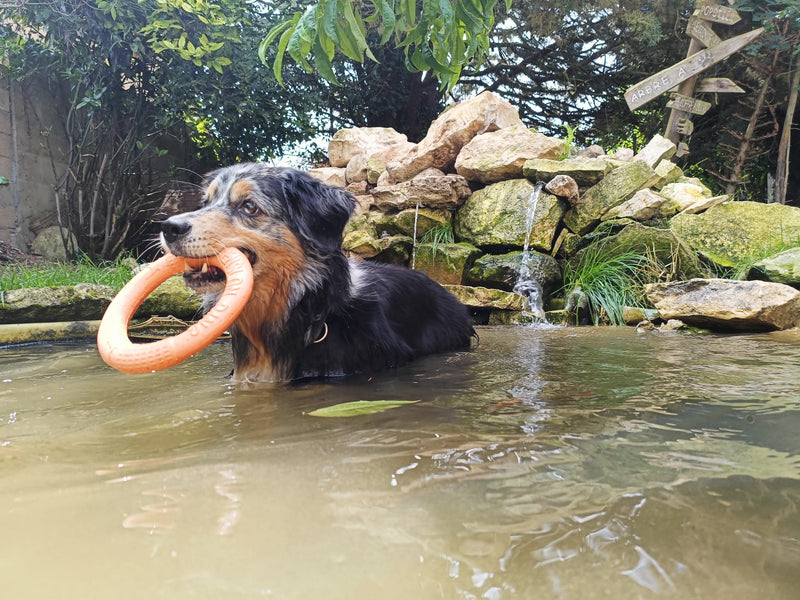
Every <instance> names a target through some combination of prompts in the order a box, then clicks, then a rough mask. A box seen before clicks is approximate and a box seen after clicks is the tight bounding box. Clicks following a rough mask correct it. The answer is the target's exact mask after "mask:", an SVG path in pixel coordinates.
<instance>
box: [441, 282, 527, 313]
mask: <svg viewBox="0 0 800 600" xmlns="http://www.w3.org/2000/svg"><path fill="white" fill-rule="evenodd" d="M444 288H445V289H446V290H447V291H448V292H450V293H451V294H453V295H454V296H455V297H456V298H458V300H459V301H460V302H461V303H462V304H464V305H466V306H468V307H470V308H495V309H500V310H517V311H520V310H522V308H523V306H525V304H526V303H527V301H526V300H525V298H523V297H522V296H520V295H519V294H515V293H514V292H504V291H502V290H493V289H491V288H485V287H471V286H466V285H445V286H444Z"/></svg>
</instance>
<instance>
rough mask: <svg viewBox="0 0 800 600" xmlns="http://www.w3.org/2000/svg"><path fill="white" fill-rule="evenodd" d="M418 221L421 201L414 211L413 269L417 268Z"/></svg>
mask: <svg viewBox="0 0 800 600" xmlns="http://www.w3.org/2000/svg"><path fill="white" fill-rule="evenodd" d="M417 219H419V200H417V208H416V210H415V211H414V238H413V241H412V243H411V268H412V269H416V268H417Z"/></svg>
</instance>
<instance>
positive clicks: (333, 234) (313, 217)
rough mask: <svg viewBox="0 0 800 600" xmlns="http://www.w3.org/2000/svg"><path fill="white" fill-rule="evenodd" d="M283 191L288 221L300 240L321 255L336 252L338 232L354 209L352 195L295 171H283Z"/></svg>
mask: <svg viewBox="0 0 800 600" xmlns="http://www.w3.org/2000/svg"><path fill="white" fill-rule="evenodd" d="M283 191H284V195H285V197H286V200H287V203H286V204H287V208H288V210H289V218H290V219H291V221H292V225H293V226H294V229H295V231H296V232H297V233H299V234H300V236H301V237H302V238H303V241H304V242H305V243H306V244H308V245H309V246H310V247H311V248H314V249H315V250H318V251H321V252H324V253H329V252H334V251H337V250H339V248H340V247H341V242H342V231H343V230H344V226H345V225H346V224H347V221H348V220H349V219H350V215H351V214H352V213H353V210H354V209H355V198H353V196H352V194H350V192H347V191H346V190H343V189H341V188H338V187H334V186H330V185H327V184H325V183H322V182H321V181H319V180H317V179H315V178H314V177H312V176H311V175H309V174H308V173H305V172H303V171H296V170H287V171H285V172H284V177H283Z"/></svg>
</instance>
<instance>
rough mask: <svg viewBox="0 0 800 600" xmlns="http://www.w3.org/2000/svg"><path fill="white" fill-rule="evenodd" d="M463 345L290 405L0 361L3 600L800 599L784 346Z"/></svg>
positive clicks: (230, 392) (63, 350) (497, 333)
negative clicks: (354, 412) (353, 407)
mask: <svg viewBox="0 0 800 600" xmlns="http://www.w3.org/2000/svg"><path fill="white" fill-rule="evenodd" d="M479 333H480V336H481V343H480V345H479V346H478V347H477V348H476V349H474V350H472V351H469V352H462V353H456V354H448V355H443V356H435V357H429V358H426V359H423V360H420V361H417V362H415V363H413V364H411V365H408V366H406V367H404V368H402V369H399V370H397V371H393V372H389V373H382V374H380V375H377V376H374V377H371V378H366V377H364V378H354V379H348V380H344V381H333V382H331V381H327V382H310V383H302V384H298V385H291V386H272V385H258V386H254V385H251V386H248V387H241V386H233V385H231V384H230V383H229V382H228V381H227V379H226V375H227V373H228V371H229V369H230V348H229V346H228V345H227V344H226V343H217V344H214V345H212V346H211V347H209V348H208V349H206V350H204V351H203V352H201V353H200V354H199V355H198V356H196V357H193V358H191V359H189V360H188V361H186V362H185V363H183V364H182V365H180V366H178V367H175V368H172V369H169V370H167V371H163V372H160V373H155V374H151V375H137V376H126V375H123V374H121V373H118V372H116V371H114V370H112V369H111V368H109V367H107V366H106V365H105V364H104V363H103V362H102V361H101V360H100V358H99V356H98V354H97V351H96V348H95V346H94V345H93V344H70V345H47V346H27V347H16V348H7V349H2V350H0V486H1V487H0V490H1V493H0V544H2V549H1V550H0V582H1V583H0V585H1V586H2V597H3V598H9V599H16V598H25V599H31V598H33V599H39V598H48V599H50V598H64V599H79V598H80V599H86V598H115V599H127V598H131V599H133V598H136V599H140V598H169V599H182V598H225V599H237V598H260V597H265V598H281V599H283V598H286V599H303V600H305V599H310V598H325V599H340V598H341V599H348V600H360V599H371V600H374V599H428V598H487V599H500V598H536V599H537V600H539V599H548V598H569V599H573V598H580V599H591V598H626V599H627V598H684V599H685V598H704V599H713V598H720V599H722V598H724V599H726V600H730V599H738V598H765V599H766V598H769V599H770V600H775V599H782V598H787V599H788V598H792V599H794V598H797V597H798V591H797V590H798V588H799V587H800V568H798V567H799V566H800V435H798V433H799V432H800V388H799V387H798V384H800V368H798V363H800V333H798V332H784V333H773V334H759V335H687V334H680V333H665V332H642V333H637V332H635V331H634V330H633V329H630V328H611V327H608V328H556V327H542V326H539V327H536V326H533V327H498V328H492V327H484V328H481V329H480V331H479ZM399 399H402V400H418V401H419V402H418V403H416V404H409V405H404V406H401V407H398V408H394V409H392V410H389V411H386V412H383V413H380V414H373V415H362V416H356V417H350V418H320V417H314V416H310V415H309V414H308V413H309V412H310V411H312V410H315V409H318V408H321V407H326V406H331V405H334V404H337V403H341V402H349V401H354V400H399Z"/></svg>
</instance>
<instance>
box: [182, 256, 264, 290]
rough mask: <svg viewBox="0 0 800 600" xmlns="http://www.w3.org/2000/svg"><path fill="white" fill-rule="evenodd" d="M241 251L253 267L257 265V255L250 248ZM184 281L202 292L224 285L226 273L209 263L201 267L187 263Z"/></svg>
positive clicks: (204, 263)
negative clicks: (202, 290)
mask: <svg viewBox="0 0 800 600" xmlns="http://www.w3.org/2000/svg"><path fill="white" fill-rule="evenodd" d="M239 250H240V251H241V252H242V253H243V254H244V255H245V256H246V257H247V260H248V261H250V264H251V265H255V264H256V255H255V253H254V252H253V251H252V250H249V249H248V248H239ZM187 258H193V257H187ZM200 258H205V257H200ZM183 281H184V282H185V283H186V285H188V286H189V287H191V288H193V289H196V290H201V289H209V288H214V287H219V286H220V285H224V284H225V281H226V279H225V272H224V271H223V270H222V269H220V268H219V267H215V266H214V265H211V264H209V263H207V262H203V263H201V264H200V266H197V267H193V266H192V265H190V264H189V263H188V262H186V263H184V270H183Z"/></svg>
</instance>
